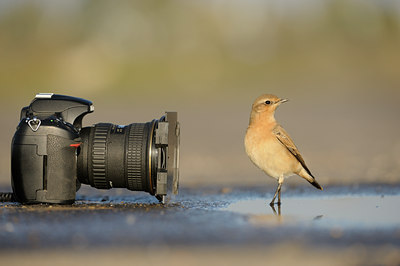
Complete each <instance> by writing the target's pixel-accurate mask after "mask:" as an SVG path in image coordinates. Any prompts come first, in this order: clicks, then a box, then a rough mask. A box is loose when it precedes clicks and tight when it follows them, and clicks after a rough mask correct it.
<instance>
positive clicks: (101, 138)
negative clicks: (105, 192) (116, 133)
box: [92, 123, 110, 189]
mask: <svg viewBox="0 0 400 266" xmlns="http://www.w3.org/2000/svg"><path fill="white" fill-rule="evenodd" d="M109 128H110V124H105V123H104V124H97V125H96V126H95V130H94V136H93V146H92V147H93V148H92V151H93V152H92V174H93V183H94V187H96V188H100V189H108V188H110V186H109V184H108V182H107V180H106V156H107V150H106V141H107V135H108V130H109Z"/></svg>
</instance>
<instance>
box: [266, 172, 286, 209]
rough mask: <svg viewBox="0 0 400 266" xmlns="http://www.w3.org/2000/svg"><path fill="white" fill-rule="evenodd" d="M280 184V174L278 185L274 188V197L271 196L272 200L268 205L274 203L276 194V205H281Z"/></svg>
mask: <svg viewBox="0 0 400 266" xmlns="http://www.w3.org/2000/svg"><path fill="white" fill-rule="evenodd" d="M282 184H283V176H280V177H279V178H278V187H277V188H276V191H275V194H274V197H273V198H272V201H271V203H270V204H269V205H271V206H272V205H274V202H275V199H276V196H278V202H277V204H278V206H279V205H281V188H282Z"/></svg>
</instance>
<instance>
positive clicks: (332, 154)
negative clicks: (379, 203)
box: [0, 0, 400, 186]
mask: <svg viewBox="0 0 400 266" xmlns="http://www.w3.org/2000/svg"><path fill="white" fill-rule="evenodd" d="M399 15H400V2H399V1H396V0H386V1H384V0H379V1H378V0H375V1H373V0H354V1H345V0H307V1H295V0H286V1H281V0H269V1H259V0H251V1H239V0H234V1H232V0H230V1H222V0H221V1H183V0H181V1H179V0H176V1H156V0H154V1H153V0H149V1H76V0H70V1H54V0H51V1H50V0H48V1H44V0H37V1H27V0H26V1H24V0H19V1H13V0H3V1H1V2H0V111H1V114H2V115H1V119H0V121H1V124H2V125H1V129H2V131H1V134H0V137H1V138H0V144H1V147H2V149H1V150H0V184H1V185H5V186H7V185H8V184H9V183H10V143H11V138H12V136H13V133H14V131H15V127H16V126H17V124H18V122H19V114H20V109H21V108H22V107H23V106H26V105H28V104H29V103H30V101H31V100H32V99H33V98H34V96H35V94H36V93H39V92H54V93H60V94H67V95H72V96H77V97H82V98H86V99H89V100H91V101H93V102H94V105H95V112H94V113H92V114H90V115H87V117H86V118H85V119H84V125H86V126H88V125H91V124H93V123H97V122H113V123H115V124H129V123H133V122H145V121H150V120H152V119H154V118H157V119H158V118H159V117H160V116H162V115H163V113H164V111H178V116H179V120H180V122H181V183H180V184H181V186H198V185H212V184H218V185H254V184H265V182H270V183H271V186H272V184H273V186H275V183H274V182H275V181H274V180H272V179H269V178H267V177H266V176H265V174H264V173H262V172H261V171H260V170H259V169H257V168H256V167H255V166H253V165H252V163H251V162H250V160H249V159H248V158H247V156H246V154H245V152H244V146H243V138H244V135H245V131H246V128H247V125H248V118H249V114H250V109H251V104H252V102H253V101H254V99H255V98H256V97H257V96H259V95H260V94H263V93H273V94H276V95H278V96H279V97H285V98H288V99H290V101H289V102H288V103H286V104H285V105H282V106H281V107H280V108H279V109H278V111H277V115H276V117H277V119H278V121H279V122H280V123H281V124H282V125H283V126H284V127H285V128H286V129H287V131H288V132H289V133H290V134H291V136H292V138H293V139H294V141H295V142H296V144H297V146H298V148H299V149H300V151H301V152H302V154H303V156H304V158H305V160H306V162H307V164H308V166H309V168H310V169H311V170H312V172H313V173H314V175H315V176H316V177H317V179H318V181H319V183H320V184H321V185H327V184H339V183H340V184H361V183H395V182H399V181H400V178H399V174H398V173H399V172H400V156H398V153H399V150H400V123H399V115H400V104H399V100H400V16H399ZM286 184H287V185H290V184H292V185H296V184H306V183H304V180H300V178H293V179H292V180H290V181H289V182H286Z"/></svg>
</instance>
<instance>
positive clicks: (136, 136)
mask: <svg viewBox="0 0 400 266" xmlns="http://www.w3.org/2000/svg"><path fill="white" fill-rule="evenodd" d="M144 127H145V124H139V123H138V124H136V123H135V124H131V126H130V130H129V135H128V145H127V146H128V147H127V148H128V152H127V161H126V162H127V163H126V165H127V166H126V167H127V171H126V173H127V179H128V189H130V190H134V191H137V190H143V189H144V187H143V183H142V175H143V167H145V166H143V163H145V161H144V158H143V141H144V140H143V137H144Z"/></svg>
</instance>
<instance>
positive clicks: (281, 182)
mask: <svg viewBox="0 0 400 266" xmlns="http://www.w3.org/2000/svg"><path fill="white" fill-rule="evenodd" d="M278 183H279V184H280V186H279V191H278V206H280V205H281V188H282V184H283V176H280V177H279V179H278Z"/></svg>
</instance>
